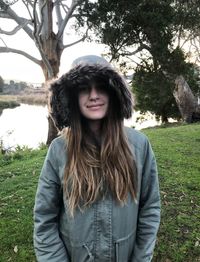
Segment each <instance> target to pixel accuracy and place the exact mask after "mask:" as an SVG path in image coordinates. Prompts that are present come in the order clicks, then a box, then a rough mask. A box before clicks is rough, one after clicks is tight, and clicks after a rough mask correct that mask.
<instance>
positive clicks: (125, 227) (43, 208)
mask: <svg viewBox="0 0 200 262" xmlns="http://www.w3.org/2000/svg"><path fill="white" fill-rule="evenodd" d="M125 132H126V134H127V137H128V141H129V146H130V148H131V150H132V152H133V154H134V157H135V160H136V165H137V170H138V181H139V183H138V197H137V202H135V201H133V199H132V198H131V197H129V198H128V200H127V203H126V204H125V205H124V206H120V205H119V204H118V203H116V202H115V200H114V199H112V197H111V196H109V195H108V196H107V197H105V198H104V199H102V200H100V201H97V202H96V203H95V204H93V205H92V206H91V207H88V208H87V209H86V210H84V212H81V211H79V210H76V211H75V214H74V218H73V217H71V216H70V214H69V213H68V208H67V201H66V200H65V199H64V196H63V193H62V181H63V174H64V168H65V164H66V161H67V156H66V142H65V140H64V138H63V137H62V136H60V137H58V138H56V139H55V140H54V141H53V142H52V144H51V146H50V147H49V150H48V153H47V156H46V159H45V162H44V165H43V168H42V172H41V175H40V178H39V183H38V189H37V194H36V200H35V207H34V247H35V252H36V256H37V260H38V261H39V262H92V261H93V262H111V261H112V262H128V261H132V262H147V261H148V262H149V261H151V259H152V256H153V249H154V246H155V241H156V235H157V231H158V228H159V223H160V196H159V185H158V175H157V167H156V161H155V157H154V154H153V151H152V148H151V145H150V144H149V141H148V139H147V138H146V136H145V135H143V134H142V133H140V132H139V131H136V130H134V129H131V128H125Z"/></svg>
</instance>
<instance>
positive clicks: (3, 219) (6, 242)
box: [0, 124, 200, 262]
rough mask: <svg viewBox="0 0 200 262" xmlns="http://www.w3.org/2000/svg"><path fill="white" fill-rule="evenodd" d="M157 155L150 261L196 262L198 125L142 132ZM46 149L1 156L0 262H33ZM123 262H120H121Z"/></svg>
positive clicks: (199, 239)
mask: <svg viewBox="0 0 200 262" xmlns="http://www.w3.org/2000/svg"><path fill="white" fill-rule="evenodd" d="M143 132H144V133H145V134H146V135H147V136H148V137H149V139H150V141H151V144H152V147H153V150H154V152H155V155H156V159H157V163H158V170H159V180H160V192H161V199H162V219H161V225H160V230H159V234H158V240H157V244H156V248H155V254H154V258H153V261H154V262H182V261H184V262H197V261H200V125H199V124H193V125H182V126H175V127H167V128H162V127H160V128H152V129H146V130H143ZM45 154H46V149H41V150H34V151H30V150H27V149H24V150H17V152H15V153H12V154H10V155H0V166H1V169H0V198H1V200H0V243H1V244H0V254H1V256H0V261H2V262H6V261H16V262H18V261H19V262H23V261H36V260H35V256H34V251H33V245H32V232H33V222H32V221H33V220H32V216H33V205H34V197H35V190H36V187H37V181H38V176H39V173H40V170H41V166H42V163H43V161H44V157H45ZM122 262H124V261H122Z"/></svg>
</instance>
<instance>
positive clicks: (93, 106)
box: [87, 104, 104, 109]
mask: <svg viewBox="0 0 200 262" xmlns="http://www.w3.org/2000/svg"><path fill="white" fill-rule="evenodd" d="M103 105H104V104H92V105H87V108H89V109H99V108H101V107H102V106H103Z"/></svg>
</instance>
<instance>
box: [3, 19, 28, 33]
mask: <svg viewBox="0 0 200 262" xmlns="http://www.w3.org/2000/svg"><path fill="white" fill-rule="evenodd" d="M27 24H28V21H26V22H25V23H24V24H21V25H18V26H16V27H15V28H14V29H13V30H12V31H5V30H3V29H1V28H0V34H4V35H14V34H16V33H17V32H18V31H19V30H20V29H22V28H23V27H24V26H25V25H27Z"/></svg>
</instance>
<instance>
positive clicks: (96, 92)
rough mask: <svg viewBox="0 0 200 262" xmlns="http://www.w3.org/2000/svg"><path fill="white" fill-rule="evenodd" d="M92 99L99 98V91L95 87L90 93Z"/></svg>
mask: <svg viewBox="0 0 200 262" xmlns="http://www.w3.org/2000/svg"><path fill="white" fill-rule="evenodd" d="M89 98H90V100H97V99H98V98H99V94H98V91H97V90H96V88H95V87H92V88H91V91H90V94H89Z"/></svg>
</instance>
